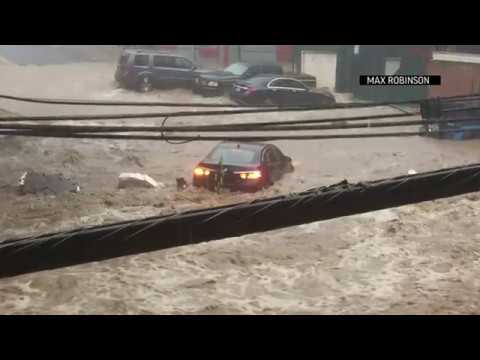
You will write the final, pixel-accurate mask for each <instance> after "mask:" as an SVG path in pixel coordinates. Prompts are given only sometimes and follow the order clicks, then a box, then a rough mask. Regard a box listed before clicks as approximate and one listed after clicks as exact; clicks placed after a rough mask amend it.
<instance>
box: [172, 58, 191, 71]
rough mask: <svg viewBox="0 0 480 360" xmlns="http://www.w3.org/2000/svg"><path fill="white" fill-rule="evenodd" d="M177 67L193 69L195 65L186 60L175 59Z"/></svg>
mask: <svg viewBox="0 0 480 360" xmlns="http://www.w3.org/2000/svg"><path fill="white" fill-rule="evenodd" d="M175 67H176V68H179V69H191V68H192V67H193V64H192V63H191V62H190V61H188V60H187V59H184V58H175Z"/></svg>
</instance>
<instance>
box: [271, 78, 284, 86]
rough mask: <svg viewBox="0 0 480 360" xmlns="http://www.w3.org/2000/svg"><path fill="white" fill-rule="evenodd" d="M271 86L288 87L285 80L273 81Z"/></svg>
mask: <svg viewBox="0 0 480 360" xmlns="http://www.w3.org/2000/svg"><path fill="white" fill-rule="evenodd" d="M270 86H271V87H286V86H287V83H286V82H285V80H283V79H278V80H273V81H272V82H271V83H270Z"/></svg>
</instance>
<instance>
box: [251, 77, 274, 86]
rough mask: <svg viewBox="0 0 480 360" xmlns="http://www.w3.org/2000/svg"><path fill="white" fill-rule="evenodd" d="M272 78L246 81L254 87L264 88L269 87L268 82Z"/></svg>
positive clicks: (255, 78) (257, 78)
mask: <svg viewBox="0 0 480 360" xmlns="http://www.w3.org/2000/svg"><path fill="white" fill-rule="evenodd" d="M270 80H271V78H264V77H254V78H252V79H249V80H247V81H245V83H246V84H249V85H253V86H255V87H264V86H267V84H268V82H269V81H270Z"/></svg>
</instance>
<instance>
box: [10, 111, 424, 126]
mask: <svg viewBox="0 0 480 360" xmlns="http://www.w3.org/2000/svg"><path fill="white" fill-rule="evenodd" d="M283 111H304V110H300V109H288V110H286V109H282V110H281V111H280V112H283ZM259 112H260V113H261V112H279V111H278V110H272V111H271V110H268V111H262V110H252V111H247V110H234V111H193V112H190V111H189V112H167V113H140V114H106V115H42V116H5V117H1V118H0V123H2V122H24V121H29V122H42V121H83V120H122V119H148V118H154V119H158V118H165V117H167V118H173V117H196V116H228V115H239V114H255V113H259ZM415 115H420V112H412V113H399V114H377V115H361V116H349V117H338V116H336V117H330V118H323V119H314V120H312V119H309V120H291V121H288V122H286V121H283V122H282V121H275V122H272V121H270V122H258V123H257V124H262V125H273V124H279V123H282V124H295V123H298V124H302V123H303V124H306V123H314V122H316V123H322V122H335V121H356V120H359V121H360V120H369V119H381V118H396V117H408V116H415ZM243 124H245V123H240V124H236V125H243ZM229 125H233V124H229Z"/></svg>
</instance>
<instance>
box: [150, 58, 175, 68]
mask: <svg viewBox="0 0 480 360" xmlns="http://www.w3.org/2000/svg"><path fill="white" fill-rule="evenodd" d="M153 66H155V67H173V66H174V58H173V57H171V56H154V57H153Z"/></svg>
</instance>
